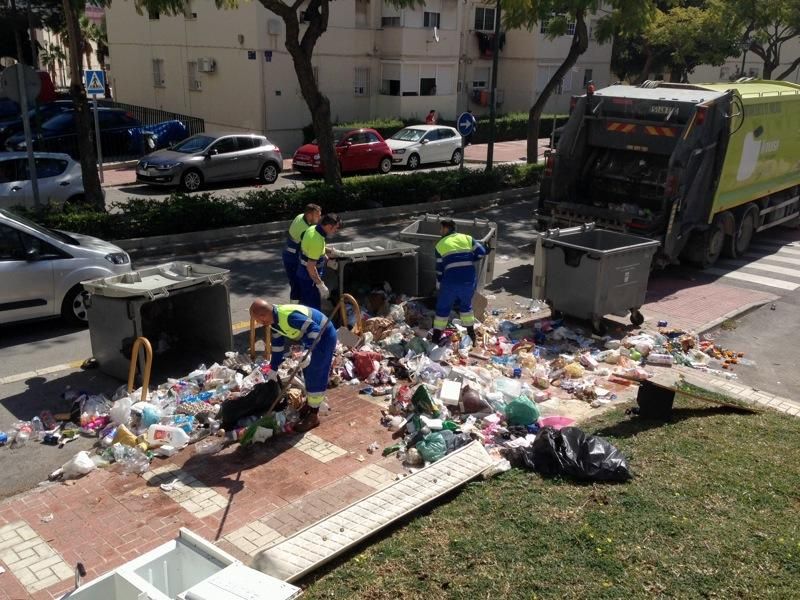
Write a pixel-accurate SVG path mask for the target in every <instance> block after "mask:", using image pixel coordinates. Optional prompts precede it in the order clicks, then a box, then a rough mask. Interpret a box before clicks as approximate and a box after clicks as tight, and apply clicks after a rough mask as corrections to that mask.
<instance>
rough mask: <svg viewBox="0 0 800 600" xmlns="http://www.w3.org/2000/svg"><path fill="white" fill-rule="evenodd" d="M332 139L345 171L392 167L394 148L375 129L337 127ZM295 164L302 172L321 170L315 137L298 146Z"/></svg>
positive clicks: (296, 169) (320, 171)
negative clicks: (307, 142) (309, 141)
mask: <svg viewBox="0 0 800 600" xmlns="http://www.w3.org/2000/svg"><path fill="white" fill-rule="evenodd" d="M333 139H334V144H335V146H336V155H337V156H338V157H339V167H340V169H341V171H342V173H353V172H355V171H379V172H381V173H388V172H389V171H391V170H392V149H391V148H389V145H388V144H387V143H386V142H385V141H384V139H383V138H382V137H381V134H380V133H378V132H377V131H375V130H374V129H334V130H333ZM292 167H293V168H294V169H295V171H300V172H301V173H317V174H322V172H323V169H322V163H321V162H320V156H319V146H317V141H316V140H314V141H313V142H311V143H310V144H305V145H303V146H300V148H298V149H297V152H295V153H294V157H292Z"/></svg>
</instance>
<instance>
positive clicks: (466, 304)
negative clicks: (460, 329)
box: [433, 281, 475, 330]
mask: <svg viewBox="0 0 800 600" xmlns="http://www.w3.org/2000/svg"><path fill="white" fill-rule="evenodd" d="M474 295H475V283H474V282H468V283H448V282H446V281H443V282H442V284H441V286H440V287H439V297H438V298H437V299H436V318H435V319H434V320H433V328H434V329H439V330H442V329H444V328H445V327H447V321H448V319H449V318H450V311H451V310H452V309H453V305H454V304H455V303H456V302H458V311H459V313H460V316H461V323H462V324H463V325H464V326H465V327H469V326H471V325H474V324H475V316H474V315H473V314H472V297H473V296H474Z"/></svg>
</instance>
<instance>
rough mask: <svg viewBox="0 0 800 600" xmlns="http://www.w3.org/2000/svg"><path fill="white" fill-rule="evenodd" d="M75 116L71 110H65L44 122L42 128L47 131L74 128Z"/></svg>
mask: <svg viewBox="0 0 800 600" xmlns="http://www.w3.org/2000/svg"><path fill="white" fill-rule="evenodd" d="M74 121H75V116H74V114H73V113H71V112H65V113H62V114H60V115H58V116H57V117H53V118H52V119H50V120H49V121H45V122H44V123H42V129H44V130H46V131H64V130H68V129H71V128H72V124H73V123H74Z"/></svg>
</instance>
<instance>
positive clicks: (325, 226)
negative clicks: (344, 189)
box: [297, 213, 342, 310]
mask: <svg viewBox="0 0 800 600" xmlns="http://www.w3.org/2000/svg"><path fill="white" fill-rule="evenodd" d="M341 226H342V220H341V219H340V218H339V217H338V215H335V214H333V213H330V214H327V215H325V216H324V217H322V219H321V220H320V222H319V223H318V224H317V225H314V226H313V227H309V228H308V229H306V230H305V232H304V233H303V235H302V237H301V239H300V262H299V264H298V265H297V287H298V289H299V293H300V304H302V305H304V306H309V307H311V308H316V309H317V310H319V309H320V307H321V306H322V300H327V299H328V297H329V296H330V295H331V292H330V290H328V286H326V285H325V284H324V283H323V281H322V276H323V275H324V274H325V261H326V260H327V258H328V257H329V256H330V257H333V256H334V253H333V252H332V251H331V250H330V249H328V248H327V246H326V241H327V239H328V236H330V235H332V234H334V233H336V232H337V231H339V228H341Z"/></svg>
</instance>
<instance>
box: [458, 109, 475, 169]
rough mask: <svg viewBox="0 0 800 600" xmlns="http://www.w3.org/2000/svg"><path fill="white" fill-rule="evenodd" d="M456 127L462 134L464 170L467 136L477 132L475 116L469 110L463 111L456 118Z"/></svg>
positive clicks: (462, 167)
mask: <svg viewBox="0 0 800 600" xmlns="http://www.w3.org/2000/svg"><path fill="white" fill-rule="evenodd" d="M456 128H457V129H458V133H460V134H461V170H462V171H463V170H464V154H465V152H466V151H467V136H469V135H472V134H473V133H475V117H473V116H472V114H471V113H469V112H463V113H461V114H460V115H459V116H458V119H457V120H456Z"/></svg>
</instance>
